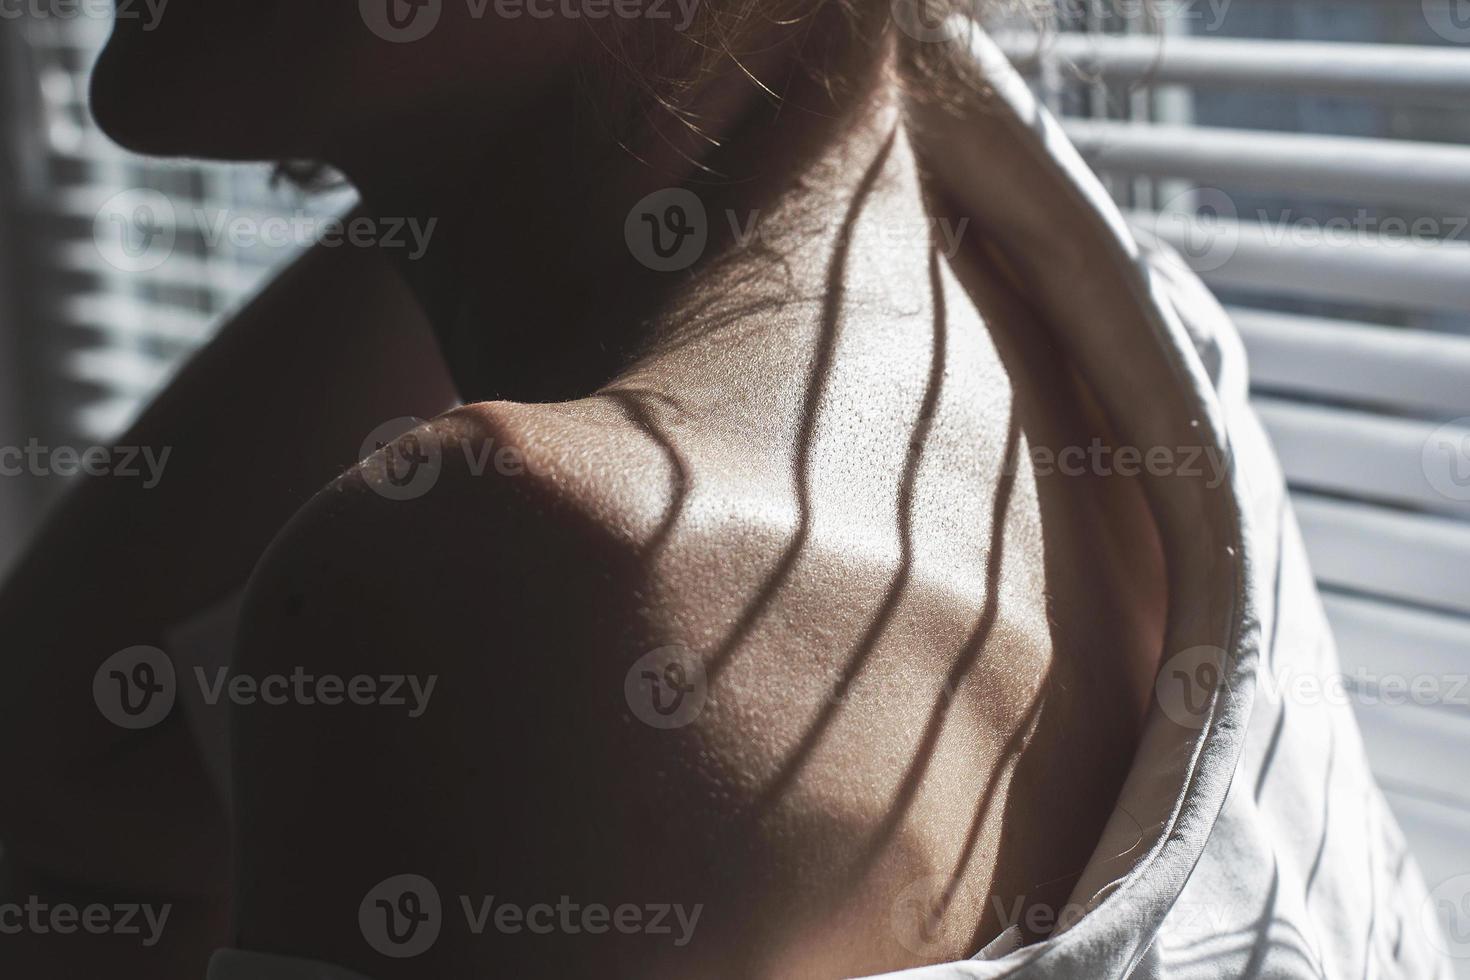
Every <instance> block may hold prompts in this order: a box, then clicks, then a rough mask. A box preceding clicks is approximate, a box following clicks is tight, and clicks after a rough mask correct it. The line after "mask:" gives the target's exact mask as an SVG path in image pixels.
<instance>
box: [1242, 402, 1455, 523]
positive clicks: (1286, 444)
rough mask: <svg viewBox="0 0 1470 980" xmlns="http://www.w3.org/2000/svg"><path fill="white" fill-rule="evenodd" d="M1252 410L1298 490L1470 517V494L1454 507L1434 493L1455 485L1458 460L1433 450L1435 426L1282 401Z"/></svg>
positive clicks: (1410, 420) (1437, 428)
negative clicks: (1310, 490) (1441, 487)
mask: <svg viewBox="0 0 1470 980" xmlns="http://www.w3.org/2000/svg"><path fill="white" fill-rule="evenodd" d="M1254 404H1255V408H1256V414H1257V415H1259V416H1260V418H1261V422H1262V423H1263V424H1264V425H1265V426H1266V431H1267V433H1268V434H1269V435H1270V436H1271V442H1272V444H1273V445H1274V446H1275V448H1276V455H1277V457H1278V458H1279V459H1280V460H1281V466H1282V469H1283V470H1284V471H1285V473H1286V479H1287V482H1288V483H1290V484H1291V485H1292V486H1293V487H1304V488H1307V489H1312V490H1321V491H1326V492H1329V493H1333V494H1335V495H1338V496H1345V497H1361V498H1365V499H1369V500H1379V501H1387V502H1391V503H1395V504H1401V505H1406V506H1411V507H1416V508H1422V509H1426V510H1433V511H1440V512H1444V513H1447V514H1452V515H1455V516H1458V517H1461V518H1465V517H1470V494H1467V495H1466V496H1467V499H1464V500H1456V499H1452V498H1450V497H1447V496H1446V495H1445V494H1443V493H1441V492H1440V491H1439V490H1438V489H1436V487H1439V486H1451V485H1453V480H1454V479H1455V477H1456V476H1457V473H1456V472H1455V467H1456V464H1457V463H1458V462H1461V461H1459V460H1456V459H1455V458H1454V457H1453V456H1451V455H1450V454H1449V453H1443V452H1438V451H1435V450H1436V447H1435V446H1434V445H1431V440H1432V439H1434V437H1435V435H1436V433H1437V432H1439V431H1440V427H1439V426H1438V425H1436V424H1435V423H1433V422H1421V421H1418V420H1415V419H1396V418H1389V417H1386V416H1382V415H1370V414H1369V413H1367V412H1359V411H1352V410H1349V409H1342V408H1328V407H1325V406H1321V405H1306V404H1300V403H1293V402H1289V401H1283V400H1281V399H1277V398H1256V399H1255V401H1254ZM1465 439H1466V441H1465V443H1464V444H1465V445H1470V427H1467V428H1466V429H1465ZM1431 477H1433V480H1431Z"/></svg>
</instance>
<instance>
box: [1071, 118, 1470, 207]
mask: <svg viewBox="0 0 1470 980" xmlns="http://www.w3.org/2000/svg"><path fill="white" fill-rule="evenodd" d="M1065 129H1066V132H1067V136H1068V137H1069V138H1070V139H1071V140H1072V142H1073V143H1074V144H1075V145H1076V146H1077V148H1078V150H1079V151H1081V153H1082V155H1083V157H1084V158H1085V159H1086V160H1087V162H1088V163H1089V164H1090V165H1091V166H1092V167H1093V168H1094V169H1097V170H1101V171H1104V172H1108V173H1125V174H1149V175H1153V176H1159V177H1181V178H1187V179H1190V180H1196V181H1200V182H1203V183H1220V184H1228V185H1230V186H1248V187H1257V188H1265V189H1267V190H1274V191H1291V192H1296V193H1299V194H1303V195H1307V196H1309V197H1332V196H1337V197H1341V198H1343V199H1345V200H1350V201H1353V202H1355V203H1366V202H1369V201H1378V202H1389V203H1395V204H1404V203H1422V204H1429V205H1435V206H1444V207H1450V208H1454V209H1456V210H1457V211H1459V212H1460V213H1464V212H1465V210H1466V209H1467V208H1470V147H1466V146H1457V145H1454V144H1448V143H1424V142H1417V141H1412V140H1392V139H1366V138H1359V137H1346V136H1319V135H1315V134H1304V133H1270V132H1258V131H1254V130H1243V129H1212V128H1208V127H1204V126H1161V125H1152V124H1146V123H1129V122H1113V121H1107V120H1094V119H1067V120H1066V121H1065ZM1441 224H1442V223H1441Z"/></svg>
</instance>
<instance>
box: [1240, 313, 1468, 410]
mask: <svg viewBox="0 0 1470 980" xmlns="http://www.w3.org/2000/svg"><path fill="white" fill-rule="evenodd" d="M1230 316H1231V319H1232V320H1233V321H1234V322H1235V325H1236V326H1237V327H1238V328H1239V329H1240V334H1241V338H1242V339H1243V340H1244V341H1245V347H1246V352H1247V354H1248V355H1249V357H1250V370H1251V381H1252V383H1254V384H1255V385H1257V386H1258V387H1264V388H1267V389H1269V390H1271V391H1279V392H1283V393H1288V394H1290V393H1300V394H1302V395H1307V396H1315V397H1320V398H1330V399H1333V400H1338V401H1345V402H1366V403H1374V404H1379V405H1384V406H1392V407H1396V408H1403V409H1411V410H1415V411H1421V412H1426V413H1432V414H1433V415H1435V416H1437V417H1445V418H1449V417H1453V416H1457V415H1470V337H1457V336H1453V335H1448V334H1439V333H1433V332H1430V331H1428V330H1410V329H1404V328H1398V327H1380V326H1375V325H1373V324H1367V323H1353V322H1349V321H1344V320H1328V319H1323V318H1320V317H1310V316H1300V315H1297V314H1293V313H1277V312H1274V311H1269V310H1252V309H1246V308H1243V307H1238V306H1237V307H1232V308H1231V309H1230Z"/></svg>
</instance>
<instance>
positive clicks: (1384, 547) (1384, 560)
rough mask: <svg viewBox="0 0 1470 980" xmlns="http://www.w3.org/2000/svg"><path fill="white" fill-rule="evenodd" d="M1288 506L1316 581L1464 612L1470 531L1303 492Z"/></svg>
mask: <svg viewBox="0 0 1470 980" xmlns="http://www.w3.org/2000/svg"><path fill="white" fill-rule="evenodd" d="M1292 502H1293V504H1294V506H1295V509H1296V515H1297V520H1298V521H1299V522H1300V524H1301V529H1302V537H1303V538H1304V539H1305V540H1306V544H1307V555H1308V557H1309V558H1310V559H1311V563H1312V570H1313V571H1314V572H1315V573H1316V575H1317V579H1318V581H1319V582H1323V583H1326V584H1328V585H1330V586H1335V587H1337V588H1340V589H1344V590H1348V591H1353V592H1360V593H1365V594H1368V595H1376V596H1382V597H1386V598H1390V599H1397V600H1401V601H1404V602H1410V603H1422V604H1425V605H1430V606H1434V607H1438V608H1440V609H1444V610H1448V611H1452V612H1456V613H1461V614H1464V613H1470V575H1467V574H1466V569H1470V525H1467V524H1466V523H1464V522H1462V521H1456V520H1452V519H1450V518H1446V517H1434V516H1429V515H1425V514H1405V513H1398V512H1394V511H1389V510H1386V509H1384V508H1381V507H1373V506H1371V505H1368V504H1361V503H1347V502H1344V501H1340V500H1333V499H1331V498H1328V497H1322V496H1318V495H1315V494H1310V493H1293V494H1292Z"/></svg>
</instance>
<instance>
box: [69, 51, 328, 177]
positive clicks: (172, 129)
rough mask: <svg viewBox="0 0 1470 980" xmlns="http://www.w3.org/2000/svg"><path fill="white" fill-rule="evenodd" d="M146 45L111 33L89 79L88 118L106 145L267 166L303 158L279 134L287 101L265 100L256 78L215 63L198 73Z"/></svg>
mask: <svg viewBox="0 0 1470 980" xmlns="http://www.w3.org/2000/svg"><path fill="white" fill-rule="evenodd" d="M177 60H178V61H182V62H184V63H175V61H176V59H171V58H169V57H167V56H166V54H165V53H164V52H160V51H156V50H153V49H152V48H151V47H150V45H149V44H148V42H146V41H142V40H141V39H139V38H134V37H119V36H118V35H116V34H114V36H113V37H112V39H111V40H109V41H108V43H107V46H106V47H104V48H103V49H102V53H101V55H100V56H99V57H98V59H97V65H96V67H95V68H94V70H93V72H92V80H91V91H90V96H89V98H90V104H91V110H92V118H93V119H94V120H95V121H96V123H97V126H98V128H99V129H101V130H102V132H103V133H105V134H106V135H107V136H108V138H110V139H112V140H113V141H114V142H116V143H118V144H119V145H121V146H122V147H124V148H125V149H128V150H131V151H133V152H135V153H142V154H147V155H149V156H189V157H202V158H206V159H216V160H272V159H278V158H284V157H292V156H302V155H305V154H303V153H301V152H299V150H300V148H299V147H295V146H293V145H292V144H293V141H292V140H290V139H288V138H286V136H285V135H284V134H283V133H281V132H279V130H280V129H281V128H282V125H283V124H284V123H286V122H288V121H289V119H288V114H287V112H286V111H285V110H286V109H287V108H290V107H292V106H293V105H295V104H296V103H293V102H292V101H290V100H289V99H288V100H286V101H284V102H280V101H277V102H276V104H274V105H268V103H270V102H271V101H272V96H271V94H270V93H269V92H268V91H265V89H266V85H264V84H261V82H262V80H261V78H260V76H259V74H258V73H252V74H249V75H247V74H245V73H241V72H232V71H230V70H229V69H228V68H227V67H226V66H225V65H224V64H222V63H216V64H215V65H213V66H211V70H210V71H209V72H208V73H207V74H206V73H204V72H202V71H201V69H200V66H199V65H197V64H193V63H190V62H192V61H194V60H195V59H192V58H184V59H177Z"/></svg>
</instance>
